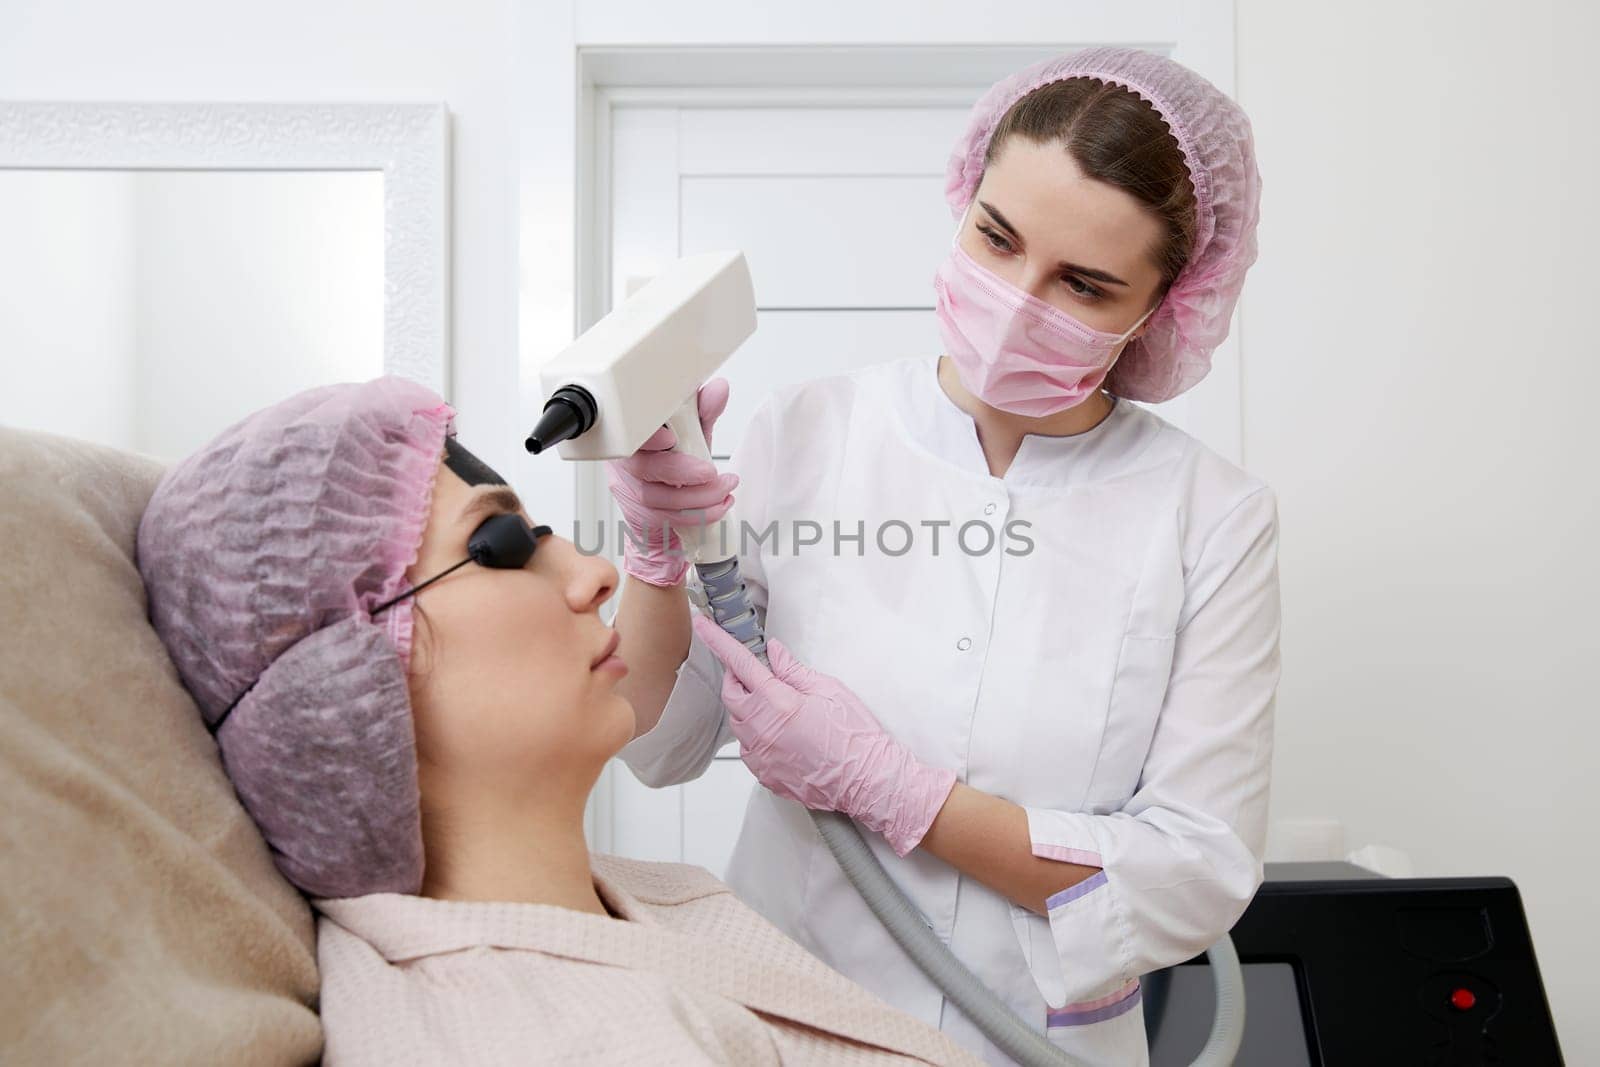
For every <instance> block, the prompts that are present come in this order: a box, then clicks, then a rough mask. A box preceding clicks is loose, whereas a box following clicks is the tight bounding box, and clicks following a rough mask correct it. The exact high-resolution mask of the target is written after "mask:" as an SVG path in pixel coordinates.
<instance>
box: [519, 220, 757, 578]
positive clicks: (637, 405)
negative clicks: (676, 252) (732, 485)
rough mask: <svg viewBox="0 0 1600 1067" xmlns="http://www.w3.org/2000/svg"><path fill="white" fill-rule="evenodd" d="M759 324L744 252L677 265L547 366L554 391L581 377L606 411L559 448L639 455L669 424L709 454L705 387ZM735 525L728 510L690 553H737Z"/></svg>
mask: <svg viewBox="0 0 1600 1067" xmlns="http://www.w3.org/2000/svg"><path fill="white" fill-rule="evenodd" d="M755 328H756V302H755V289H754V287H753V285H752V284H751V281H750V270H749V267H748V265H747V264H746V263H745V258H744V253H742V252H738V251H721V252H703V253H700V254H697V255H693V256H686V257H684V258H683V259H680V260H678V261H676V262H675V263H672V264H670V265H669V266H668V267H667V268H666V269H664V270H663V271H662V272H661V273H660V274H659V275H657V276H656V277H655V278H653V279H652V280H651V281H650V282H649V283H648V284H646V285H645V286H644V287H642V288H641V289H639V290H638V291H637V292H635V293H634V294H633V295H632V296H630V297H628V299H627V300H625V301H623V303H621V304H620V305H618V306H617V307H616V308H615V309H614V310H613V311H611V313H610V314H608V315H606V316H605V317H604V318H603V319H601V320H600V321H599V322H597V323H595V324H594V325H593V326H591V327H590V328H589V329H588V330H585V331H584V333H583V334H582V335H581V336H580V337H578V338H577V339H576V340H575V341H573V342H572V344H571V345H569V346H567V348H566V349H564V350H563V351H562V352H561V353H560V354H559V355H557V356H556V357H555V358H553V359H552V360H550V362H548V363H547V364H545V366H544V367H543V368H542V369H541V370H540V373H539V377H540V385H541V387H542V388H543V389H544V393H545V395H546V396H550V395H552V394H553V393H555V391H556V390H557V389H559V388H561V387H562V386H569V385H576V386H580V387H582V388H583V389H585V390H587V391H588V392H589V394H590V395H591V396H592V397H594V400H595V404H596V407H597V409H598V413H597V415H596V418H595V423H594V425H593V426H592V427H590V428H589V430H587V431H586V432H584V433H582V434H580V435H578V436H577V437H574V438H570V439H568V440H565V441H561V442H560V443H559V444H558V445H557V446H556V447H557V450H558V451H559V452H560V455H561V458H562V459H587V460H600V459H621V458H624V457H626V456H631V455H632V454H633V453H634V452H636V451H637V450H638V448H639V446H640V445H642V444H644V442H645V441H646V440H648V439H649V438H650V436H651V435H652V434H654V433H655V432H656V430H658V429H660V428H661V426H662V425H664V424H665V425H668V426H670V427H671V428H672V432H673V434H674V435H675V436H676V437H677V445H676V446H675V447H676V448H677V449H679V450H681V451H683V452H686V453H689V454H690V455H694V456H698V457H700V458H702V459H705V460H710V458H711V454H710V450H709V449H708V448H707V447H706V440H705V434H704V433H703V432H702V431H701V428H700V418H699V411H698V403H697V398H698V392H699V388H700V386H701V385H702V384H704V383H705V381H706V380H707V379H709V378H711V377H713V376H714V375H715V374H716V371H717V369H718V368H719V367H721V366H722V364H723V362H724V361H726V360H727V358H728V357H729V356H730V355H732V354H733V352H734V351H735V350H736V349H737V348H738V347H739V346H740V345H741V344H743V343H744V341H745V339H746V338H747V337H749V336H750V335H751V334H752V333H754V332H755ZM719 525H720V526H722V527H723V528H724V529H723V530H719V528H718V527H719ZM724 531H726V532H724ZM737 532H738V523H737V519H736V518H735V517H734V515H733V512H732V510H730V511H728V512H727V513H726V514H725V515H724V516H723V518H722V520H721V523H720V524H712V525H710V526H706V527H704V528H702V529H700V530H688V531H685V530H679V531H678V535H679V537H680V539H682V540H683V542H684V547H685V549H686V550H687V551H690V552H691V553H696V552H697V551H698V550H701V549H702V547H704V548H706V549H708V550H709V554H695V555H691V559H692V560H694V561H695V562H701V563H705V562H713V561H715V560H717V559H727V558H731V557H732V556H734V555H737V550H738V537H737ZM721 545H727V546H728V550H727V551H720V546H721Z"/></svg>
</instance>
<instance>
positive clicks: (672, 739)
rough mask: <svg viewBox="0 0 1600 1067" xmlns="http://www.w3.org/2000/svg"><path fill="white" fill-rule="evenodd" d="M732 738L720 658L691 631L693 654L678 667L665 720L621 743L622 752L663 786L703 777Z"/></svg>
mask: <svg viewBox="0 0 1600 1067" xmlns="http://www.w3.org/2000/svg"><path fill="white" fill-rule="evenodd" d="M731 740H733V731H732V730H731V729H730V727H729V725H728V713H727V709H725V708H724V707H723V705H722V662H721V661H720V660H718V659H717V656H716V653H714V652H712V651H711V647H710V646H709V645H707V644H706V643H705V642H703V641H701V640H700V638H699V637H697V636H695V635H694V634H693V632H692V631H691V633H690V637H689V654H688V655H687V656H685V657H684V660H683V662H682V663H681V664H679V666H678V675H677V680H676V681H674V682H673V684H672V693H671V694H670V695H669V696H668V697H667V703H666V706H665V707H663V708H662V709H661V718H660V719H658V720H657V721H656V724H655V726H654V727H652V728H651V729H650V730H649V731H647V732H646V733H643V734H640V735H639V736H638V737H636V738H634V739H633V740H632V741H629V742H628V743H627V744H626V745H623V746H622V750H621V751H620V752H619V753H618V755H619V756H620V757H621V758H622V761H623V762H624V763H626V764H627V765H628V767H629V768H630V769H631V770H632V771H633V773H634V775H635V776H636V777H637V778H638V779H639V781H641V782H643V783H644V784H645V785H648V786H651V787H652V788H661V787H662V786H668V785H677V784H679V783H681V782H687V781H691V780H693V779H695V778H698V777H700V775H701V774H703V773H705V769H706V767H708V766H709V765H710V763H711V760H712V758H713V757H714V756H716V754H717V750H718V749H720V748H721V747H722V746H723V745H725V744H727V743H728V742H729V741H731Z"/></svg>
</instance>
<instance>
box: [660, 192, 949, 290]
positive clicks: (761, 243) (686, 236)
mask: <svg viewBox="0 0 1600 1067" xmlns="http://www.w3.org/2000/svg"><path fill="white" fill-rule="evenodd" d="M941 189H942V179H941V178H940V177H938V176H937V175H934V174H928V175H924V176H920V177H918V176H904V175H885V176H883V177H870V176H861V175H849V176H839V177H766V178H763V177H733V178H685V179H684V180H683V185H682V189H681V192H680V199H681V201H682V207H681V209H680V210H681V212H682V220H683V222H682V235H683V236H682V241H683V243H682V251H683V254H684V255H692V254H694V253H696V252H705V251H710V250H712V249H718V248H740V249H743V250H744V254H745V258H746V260H748V262H749V264H750V276H751V278H752V279H753V280H754V282H755V290H756V303H757V304H758V305H759V306H761V307H763V308H785V307H786V308H795V307H822V308H839V307H844V308H864V307H931V306H932V305H933V298H932V292H931V288H930V281H929V279H931V278H932V277H933V271H934V268H935V267H937V266H938V265H939V260H940V259H941V258H942V257H943V255H944V253H945V250H946V249H948V248H949V246H950V237H951V235H952V234H953V233H954V232H955V222H954V220H952V219H951V218H950V212H949V211H948V210H946V208H945V206H944V197H943V194H942V193H941V192H940V190H941Z"/></svg>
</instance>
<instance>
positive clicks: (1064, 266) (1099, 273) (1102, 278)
mask: <svg viewBox="0 0 1600 1067" xmlns="http://www.w3.org/2000/svg"><path fill="white" fill-rule="evenodd" d="M978 205H979V206H980V207H982V208H983V210H985V211H987V212H988V213H989V215H990V217H991V218H993V219H994V221H995V223H996V224H997V225H998V226H999V227H1000V228H1001V229H1002V230H1004V231H1006V233H1009V234H1010V235H1011V236H1012V237H1013V238H1014V239H1015V240H1016V241H1017V242H1018V243H1019V244H1020V243H1021V242H1022V234H1020V233H1018V232H1017V228H1016V227H1015V226H1013V225H1011V223H1009V222H1007V221H1006V217H1005V216H1004V215H1002V214H1000V212H998V211H996V210H995V209H994V206H993V205H992V204H990V203H989V202H988V201H985V200H979V201H978ZM1056 266H1057V267H1058V268H1060V269H1061V270H1070V271H1071V272H1072V273H1074V274H1081V275H1083V276H1084V277H1085V278H1093V279H1094V280H1095V281H1097V282H1106V283H1107V284H1109V285H1122V286H1126V285H1127V284H1128V283H1127V282H1125V281H1123V280H1122V279H1121V278H1119V277H1117V276H1116V275H1115V274H1107V273H1106V272H1105V271H1103V270H1095V269H1094V268H1093V267H1080V266H1078V265H1077V264H1076V263H1068V262H1067V261H1066V260H1064V259H1063V260H1062V261H1061V262H1060V263H1057V264H1056Z"/></svg>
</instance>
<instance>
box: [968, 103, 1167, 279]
mask: <svg viewBox="0 0 1600 1067" xmlns="http://www.w3.org/2000/svg"><path fill="white" fill-rule="evenodd" d="M1013 136H1018V137H1026V138H1027V139H1028V140H1030V141H1032V142H1034V143H1035V144H1041V145H1048V144H1059V145H1061V146H1062V147H1063V148H1065V149H1066V150H1067V152H1068V154H1069V155H1071V156H1072V159H1073V160H1074V162H1076V163H1077V164H1078V167H1079V169H1080V170H1082V171H1083V173H1084V174H1085V175H1086V176H1087V177H1090V178H1093V179H1094V180H1096V181H1102V182H1105V183H1106V184H1107V185H1111V186H1115V187H1116V188H1118V189H1121V190H1123V191H1124V192H1126V193H1128V194H1129V195H1131V196H1133V197H1134V198H1135V199H1137V200H1138V201H1139V202H1140V203H1142V204H1144V205H1145V206H1146V207H1148V208H1149V209H1150V210H1151V211H1152V212H1153V213H1154V214H1155V216H1156V218H1158V219H1159V220H1161V223H1162V226H1163V229H1164V232H1165V235H1166V236H1165V238H1164V239H1163V240H1162V242H1161V243H1160V245H1159V246H1158V247H1156V248H1153V249H1151V250H1150V254H1151V257H1152V259H1153V261H1154V263H1155V265H1156V268H1157V269H1158V270H1160V272H1161V287H1160V289H1159V294H1160V295H1165V293H1166V291H1167V288H1168V287H1169V286H1171V285H1172V283H1173V282H1174V281H1175V280H1177V277H1178V274H1179V273H1180V272H1181V271H1182V270H1183V267H1184V264H1185V263H1187V262H1188V261H1189V252H1190V250H1191V249H1192V248H1193V247H1194V230H1195V199H1194V187H1193V185H1192V184H1191V183H1190V181H1189V168H1188V167H1186V166H1185V165H1184V162H1183V152H1182V151H1181V150H1180V149H1179V148H1178V142H1177V139H1176V138H1174V137H1173V136H1172V134H1171V133H1170V132H1169V131H1168V129H1167V124H1166V123H1165V122H1164V121H1162V119H1161V115H1160V114H1159V113H1158V112H1157V111H1156V109H1155V108H1154V107H1152V106H1151V105H1150V104H1149V103H1148V102H1146V101H1145V100H1144V99H1143V98H1142V97H1140V96H1138V95H1137V94H1135V93H1134V92H1132V91H1131V90H1129V89H1124V88H1123V87H1121V86H1120V85H1112V84H1108V83H1106V82H1102V81H1098V80H1096V79H1093V78H1065V79H1062V80H1061V81H1055V82H1051V83H1049V84H1048V85H1042V86H1040V87H1039V88H1037V89H1035V90H1034V91H1033V92H1031V93H1029V94H1028V95H1027V96H1024V97H1023V98H1022V99H1021V100H1018V101H1017V102H1016V103H1015V104H1012V105H1011V107H1010V109H1009V110H1007V111H1006V113H1005V115H1004V116H1003V117H1002V118H1001V119H1000V124H999V125H998V126H996V127H995V131H994V136H993V137H991V138H990V139H989V147H988V148H987V150H985V152H984V156H983V165H984V168H985V169H987V168H988V166H989V164H990V163H992V162H994V160H995V159H996V158H998V157H999V155H1000V153H1001V152H1002V151H1003V150H1004V148H1005V145H1006V142H1007V141H1008V140H1009V139H1010V138H1011V137H1013Z"/></svg>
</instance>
